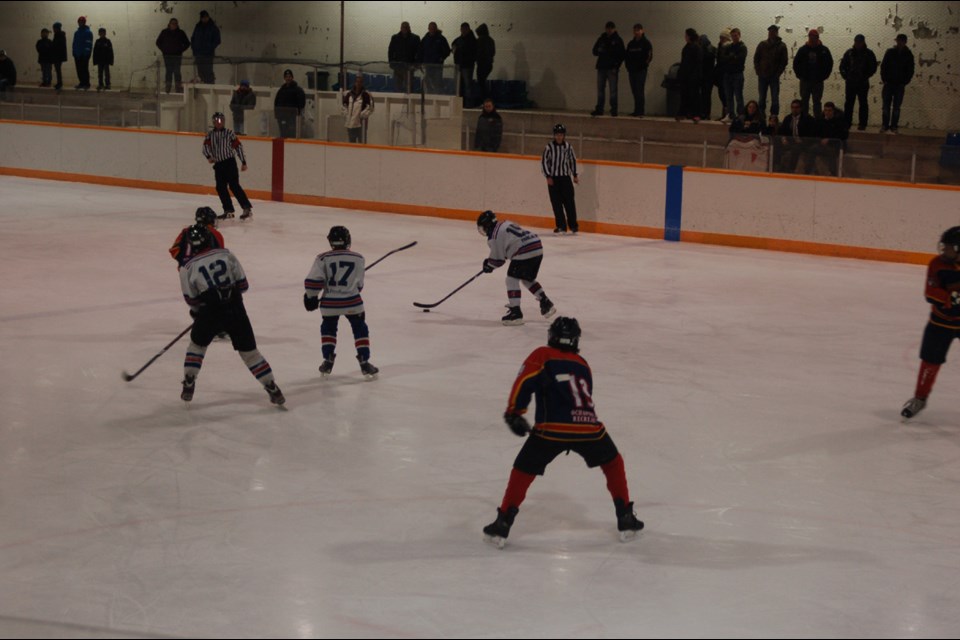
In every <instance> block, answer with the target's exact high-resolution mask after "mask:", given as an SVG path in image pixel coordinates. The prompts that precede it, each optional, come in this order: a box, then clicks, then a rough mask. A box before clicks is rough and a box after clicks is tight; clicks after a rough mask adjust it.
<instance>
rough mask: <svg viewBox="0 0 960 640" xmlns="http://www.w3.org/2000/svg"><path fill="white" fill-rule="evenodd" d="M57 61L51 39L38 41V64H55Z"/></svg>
mask: <svg viewBox="0 0 960 640" xmlns="http://www.w3.org/2000/svg"><path fill="white" fill-rule="evenodd" d="M56 61H57V60H56V56H55V55H54V50H53V40H51V39H49V38H40V39H39V40H37V62H39V63H40V64H53V63H54V62H56Z"/></svg>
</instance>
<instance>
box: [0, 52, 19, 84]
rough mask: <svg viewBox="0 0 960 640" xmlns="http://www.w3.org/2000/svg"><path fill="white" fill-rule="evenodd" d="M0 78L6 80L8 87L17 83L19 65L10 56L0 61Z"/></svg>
mask: <svg viewBox="0 0 960 640" xmlns="http://www.w3.org/2000/svg"><path fill="white" fill-rule="evenodd" d="M0 80H6V81H7V86H8V87H12V86H14V85H16V84H17V67H16V65H14V64H13V60H11V59H10V58H7V59H6V60H4V61H2V62H0Z"/></svg>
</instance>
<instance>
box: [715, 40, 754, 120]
mask: <svg viewBox="0 0 960 640" xmlns="http://www.w3.org/2000/svg"><path fill="white" fill-rule="evenodd" d="M730 40H731V42H730V44H729V45H728V46H726V47H724V48H723V49H722V50H720V51H718V52H717V56H719V57H721V58H723V67H724V75H723V92H724V93H725V94H726V96H727V118H729V119H730V120H736V119H737V118H739V117H740V116H742V115H743V114H744V113H746V110H745V105H744V104H743V70H744V69H745V68H746V65H747V54H748V53H749V50H748V49H747V45H745V44H744V43H743V42H741V41H740V29H737V28H733V29H730Z"/></svg>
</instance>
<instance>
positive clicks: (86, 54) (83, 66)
mask: <svg viewBox="0 0 960 640" xmlns="http://www.w3.org/2000/svg"><path fill="white" fill-rule="evenodd" d="M92 53H93V31H91V30H90V27H88V26H87V19H86V18H85V17H83V16H80V17H79V18H77V30H76V32H74V34H73V61H74V63H75V64H76V66H77V80H78V84H77V86H76V87H74V88H75V89H80V90H85V89H89V88H90V55H91V54H92Z"/></svg>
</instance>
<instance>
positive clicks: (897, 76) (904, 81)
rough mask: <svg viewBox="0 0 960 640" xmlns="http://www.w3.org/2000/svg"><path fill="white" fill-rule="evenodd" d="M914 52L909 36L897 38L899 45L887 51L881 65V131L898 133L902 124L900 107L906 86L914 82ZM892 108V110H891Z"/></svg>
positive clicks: (901, 35)
mask: <svg viewBox="0 0 960 640" xmlns="http://www.w3.org/2000/svg"><path fill="white" fill-rule="evenodd" d="M913 69H914V67H913V52H912V51H910V49H908V48H907V36H906V35H905V34H903V33H901V34H899V35H898V36H897V45H896V46H895V47H891V48H889V49H887V52H886V53H885V54H883V62H882V63H881V64H880V78H881V79H882V80H883V125H882V127H881V131H885V132H887V133H897V131H898V127H899V124H900V105H901V104H903V94H904V89H906V86H907V85H908V84H910V81H911V80H913ZM891 107H892V110H891Z"/></svg>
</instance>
